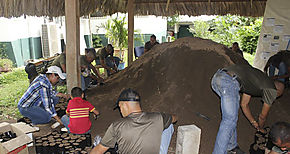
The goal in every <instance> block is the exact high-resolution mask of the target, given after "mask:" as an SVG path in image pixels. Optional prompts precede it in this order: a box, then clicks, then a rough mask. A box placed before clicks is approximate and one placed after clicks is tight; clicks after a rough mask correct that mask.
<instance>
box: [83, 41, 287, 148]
mask: <svg viewBox="0 0 290 154" xmlns="http://www.w3.org/2000/svg"><path fill="white" fill-rule="evenodd" d="M234 63H236V64H247V61H245V60H244V59H243V58H242V57H241V56H239V55H238V54H236V53H233V52H232V51H231V50H229V49H228V48H227V47H225V46H223V45H220V44H218V43H215V42H213V41H210V40H203V39H199V38H182V39H178V40H176V41H174V42H172V43H162V44H160V45H157V46H155V47H154V48H153V49H152V50H151V51H150V52H148V53H146V54H144V55H143V56H142V57H140V58H139V59H138V60H136V61H134V62H133V64H132V65H131V66H129V67H127V68H126V69H125V70H122V71H121V72H119V73H117V74H115V75H113V76H112V77H111V78H109V79H108V80H107V84H106V85H105V86H103V87H99V88H95V89H92V90H90V91H89V92H88V96H89V97H88V100H89V101H90V102H92V104H93V105H95V106H96V108H97V109H98V110H100V112H101V117H100V119H98V120H97V121H93V126H92V134H93V135H95V134H100V135H101V136H103V135H104V133H105V131H106V129H107V127H108V126H109V124H110V123H111V122H112V121H114V120H116V119H118V118H120V114H119V112H118V111H113V105H114V102H115V101H116V99H117V97H118V95H119V94H120V92H121V91H122V90H123V89H125V88H133V89H136V90H137V91H138V92H139V93H140V95H141V104H142V108H143V110H144V111H162V112H168V113H175V114H177V115H178V117H179V121H178V123H177V125H176V126H179V125H187V124H195V125H197V126H198V127H200V128H201V130H202V138H201V147H200V153H202V154H208V153H211V152H212V149H213V146H214V141H215V137H216V134H217V131H218V126H219V123H220V120H221V113H220V100H219V97H218V96H217V95H216V94H215V93H214V92H213V91H212V89H211V86H210V81H211V77H212V76H213V74H214V73H215V72H216V71H217V70H218V69H219V68H222V67H224V66H228V65H231V64H234ZM254 101H255V100H254ZM256 102H259V101H257V100H256ZM252 104H255V107H254V108H255V109H253V112H255V111H256V112H257V114H258V113H259V112H258V111H260V107H261V104H260V103H252ZM274 106H275V105H274ZM288 109H289V107H288ZM253 114H254V115H255V116H256V115H257V114H255V113H253ZM284 114H286V115H287V114H288V113H287V112H286V113H284ZM270 115H271V113H270ZM239 116H240V120H239V123H238V138H239V139H238V142H239V143H240V146H241V148H244V149H245V150H248V148H249V146H250V144H251V143H250V142H251V141H252V137H253V136H254V129H253V128H251V126H250V124H249V123H248V121H247V120H246V119H245V118H244V117H243V115H242V113H241V112H240V115H239ZM282 116H283V115H282ZM288 116H289V114H288ZM176 126H175V130H177V127H176ZM175 143H176V132H175V135H174V137H173V139H172V142H171V146H170V147H171V148H170V150H172V151H175V150H174V149H175Z"/></svg>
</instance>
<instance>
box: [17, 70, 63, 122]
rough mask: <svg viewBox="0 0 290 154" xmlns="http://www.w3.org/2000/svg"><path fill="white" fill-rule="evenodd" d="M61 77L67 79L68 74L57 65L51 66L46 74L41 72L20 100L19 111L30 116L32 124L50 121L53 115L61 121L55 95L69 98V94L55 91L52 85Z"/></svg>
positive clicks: (25, 115)
mask: <svg viewBox="0 0 290 154" xmlns="http://www.w3.org/2000/svg"><path fill="white" fill-rule="evenodd" d="M59 78H61V79H65V78H66V74H65V73H62V71H61V69H60V68H59V67H57V66H51V67H49V68H48V69H47V71H46V72H45V73H44V74H40V75H39V76H37V77H36V78H35V79H34V80H33V82H31V84H30V85H29V87H28V89H27V90H26V92H25V93H24V94H23V96H22V97H21V99H20V100H19V102H18V109H19V112H20V113H21V114H22V115H23V116H24V117H28V118H29V119H30V120H31V121H32V124H35V125H36V124H45V123H48V122H49V121H50V120H51V118H52V117H53V118H55V120H57V121H58V122H59V123H61V120H60V118H59V117H58V116H57V114H56V112H55V109H54V106H55V104H56V103H58V102H57V99H54V97H56V96H57V97H64V98H68V97H69V96H67V95H66V94H62V93H55V92H54V91H53V89H52V86H53V85H55V84H56V83H57V82H58V81H59Z"/></svg>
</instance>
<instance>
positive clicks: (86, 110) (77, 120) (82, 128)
mask: <svg viewBox="0 0 290 154" xmlns="http://www.w3.org/2000/svg"><path fill="white" fill-rule="evenodd" d="M71 97H72V100H70V101H69V103H68V106H67V109H66V113H67V114H68V115H69V117H68V116H67V115H64V116H62V118H61V121H62V123H63V124H64V126H65V127H66V128H67V130H68V131H69V132H70V133H73V134H87V133H89V132H90V129H91V121H90V119H89V114H90V112H94V114H96V115H97V116H98V115H99V114H100V113H99V111H98V110H96V109H95V107H94V106H93V105H92V104H91V103H90V102H88V101H86V100H83V99H82V98H83V97H84V93H83V91H82V89H81V88H79V87H74V88H73V89H72V90H71Z"/></svg>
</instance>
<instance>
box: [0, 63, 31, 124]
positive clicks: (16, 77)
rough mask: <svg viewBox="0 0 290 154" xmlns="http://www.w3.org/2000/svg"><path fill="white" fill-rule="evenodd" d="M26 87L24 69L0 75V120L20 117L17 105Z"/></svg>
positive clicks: (27, 83) (26, 81)
mask: <svg viewBox="0 0 290 154" xmlns="http://www.w3.org/2000/svg"><path fill="white" fill-rule="evenodd" d="M28 85H29V81H28V79H27V74H26V73H25V71H24V69H14V70H13V71H12V72H8V73H2V74H0V120H6V119H15V118H19V117H21V115H20V113H19V111H18V108H17V104H18V101H19V99H20V98H21V96H22V95H23V93H24V92H25V91H26V89H27V87H28Z"/></svg>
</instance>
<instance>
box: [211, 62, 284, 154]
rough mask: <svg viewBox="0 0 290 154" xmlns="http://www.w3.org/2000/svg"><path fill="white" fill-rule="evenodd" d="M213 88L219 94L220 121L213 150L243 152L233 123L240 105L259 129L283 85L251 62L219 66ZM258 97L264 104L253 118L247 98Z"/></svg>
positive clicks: (218, 152) (220, 153) (216, 152)
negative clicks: (257, 116) (257, 117)
mask: <svg viewBox="0 0 290 154" xmlns="http://www.w3.org/2000/svg"><path fill="white" fill-rule="evenodd" d="M211 85H212V89H213V90H214V91H215V92H216V93H217V94H218V95H219V96H220V97H221V111H222V121H221V123H220V127H219V131H218V134H217V137H216V141H215V147H214V150H213V154H225V153H240V154H243V153H244V152H243V151H242V150H241V149H240V148H239V147H238V144H237V132H236V126H237V121H238V112H239V107H240V92H241V93H242V99H241V108H242V110H243V112H244V114H245V116H246V117H247V119H248V120H249V121H250V122H251V124H252V125H253V127H255V128H256V129H257V130H258V131H262V132H263V131H264V129H263V127H264V123H265V121H266V118H267V115H268V113H269V110H270V107H271V105H272V103H273V101H274V100H275V99H276V97H278V96H280V95H282V92H283V88H284V85H283V84H282V83H280V82H276V81H275V82H274V81H273V80H272V79H271V78H269V77H268V76H267V75H266V74H265V73H263V72H262V71H260V70H258V69H256V68H253V67H252V66H250V65H232V66H229V67H226V68H223V69H220V70H218V71H217V72H216V73H215V75H214V76H213V78H212V81H211ZM252 96H253V97H261V98H262V100H263V102H264V104H263V108H262V111H261V113H260V115H259V121H258V122H257V121H255V119H254V117H253V115H252V113H251V111H250V108H249V102H250V99H251V97H252Z"/></svg>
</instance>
